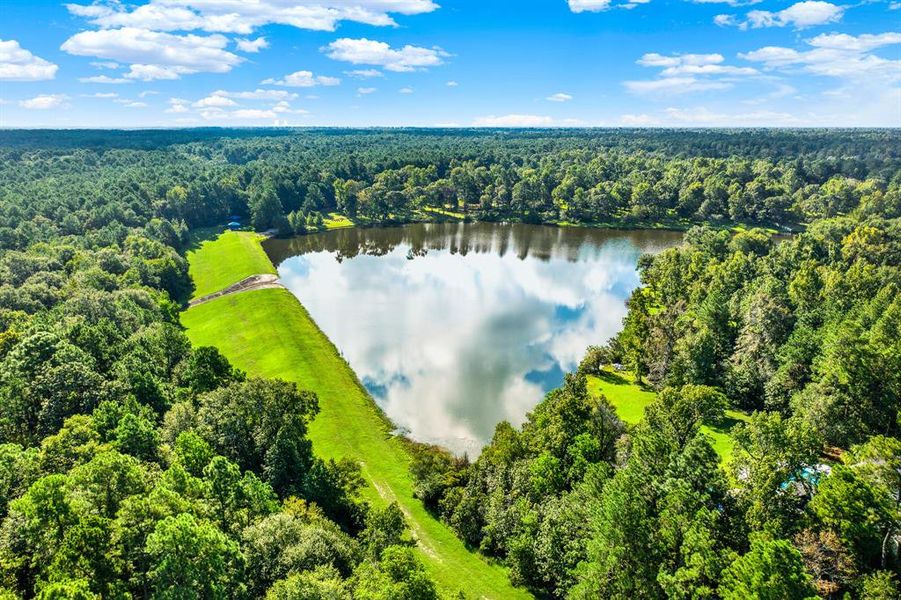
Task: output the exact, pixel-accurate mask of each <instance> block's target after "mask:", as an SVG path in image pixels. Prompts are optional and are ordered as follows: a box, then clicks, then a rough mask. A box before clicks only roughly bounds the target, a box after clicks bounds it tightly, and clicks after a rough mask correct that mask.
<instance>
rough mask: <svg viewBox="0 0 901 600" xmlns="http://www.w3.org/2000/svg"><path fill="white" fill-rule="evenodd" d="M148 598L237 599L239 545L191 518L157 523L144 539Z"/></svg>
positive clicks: (240, 568) (185, 516)
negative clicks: (145, 540)
mask: <svg viewBox="0 0 901 600" xmlns="http://www.w3.org/2000/svg"><path fill="white" fill-rule="evenodd" d="M146 551H147V554H148V556H149V557H150V570H149V571H148V584H149V589H150V597H151V598H161V599H167V600H168V599H173V600H182V599H184V600H188V599H193V598H210V599H219V598H223V599H224V598H239V597H241V595H242V589H243V585H242V583H241V581H242V575H243V559H242V557H241V552H240V548H239V547H238V544H237V543H236V542H234V541H232V540H230V539H228V537H226V536H225V535H224V534H223V533H222V532H221V531H219V530H217V529H216V528H215V527H213V526H212V525H210V524H209V523H205V522H203V521H198V520H197V519H196V518H194V517H193V516H192V515H190V514H181V515H178V516H175V517H168V518H166V519H163V520H162V521H160V522H159V523H158V524H157V526H156V528H155V529H154V531H153V533H151V534H150V535H149V536H148V537H147V545H146Z"/></svg>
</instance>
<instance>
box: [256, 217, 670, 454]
mask: <svg viewBox="0 0 901 600" xmlns="http://www.w3.org/2000/svg"><path fill="white" fill-rule="evenodd" d="M586 231H588V233H589V235H586ZM680 237H681V236H679V234H674V233H671V232H640V233H639V232H602V231H598V230H575V229H565V228H548V227H535V226H525V225H488V224H474V225H462V224H459V225H458V224H451V225H417V226H411V227H405V228H394V229H382V230H378V229H371V230H351V231H346V232H330V233H327V234H319V235H312V236H304V237H302V238H296V239H295V240H291V241H289V242H284V241H274V242H272V243H270V244H268V245H267V250H268V251H269V252H270V254H271V255H273V258H274V259H276V260H279V259H283V258H285V257H287V256H290V255H292V254H298V255H297V256H293V257H291V258H287V259H285V260H284V262H282V263H281V264H280V265H279V269H278V270H279V274H280V276H281V278H282V281H283V282H284V283H285V285H286V286H287V287H288V289H290V290H291V291H292V292H293V293H294V294H295V295H296V296H297V297H298V298H299V300H300V301H301V302H302V303H303V304H304V306H306V307H307V309H308V310H309V312H310V314H311V315H312V316H313V318H314V319H315V320H316V322H317V323H318V324H319V326H320V327H321V328H322V330H323V331H324V332H325V333H326V334H327V335H328V336H329V338H331V340H332V341H333V342H334V343H335V345H336V346H337V347H338V348H339V349H340V350H341V352H342V354H343V355H344V357H345V358H346V359H347V360H348V362H349V363H350V365H351V367H353V369H354V371H355V372H356V373H357V375H358V376H359V377H360V379H361V381H363V383H364V385H366V387H367V388H368V389H369V390H370V392H371V393H372V394H373V396H374V397H375V399H376V401H377V402H378V403H379V405H380V406H381V407H382V409H383V410H384V411H385V412H386V413H387V415H388V416H389V418H390V419H391V420H392V421H393V422H394V423H396V424H397V425H398V426H400V427H402V428H404V429H406V430H408V431H409V432H410V433H411V435H412V437H413V438H415V439H417V440H420V441H424V442H430V443H437V444H441V445H443V446H446V447H448V448H450V449H451V450H453V451H455V452H458V453H462V452H468V453H470V455H474V454H477V453H478V451H479V450H480V449H481V447H482V446H483V445H484V444H485V443H486V442H487V441H488V440H490V438H491V435H492V433H493V432H494V428H495V425H496V424H497V423H498V422H499V421H502V420H508V421H510V422H512V423H514V424H517V425H518V424H520V423H522V421H523V420H524V418H525V415H526V413H527V412H528V411H529V410H530V409H531V408H532V407H534V406H535V404H537V403H538V401H539V400H540V399H541V398H542V396H543V395H544V393H545V392H547V391H548V390H549V389H551V388H553V387H556V386H557V385H559V384H560V382H561V381H562V377H563V373H565V372H568V371H571V370H573V369H574V368H575V367H576V365H577V364H578V361H579V359H580V358H581V356H582V355H583V353H584V351H585V348H586V347H587V346H588V345H589V344H596V343H601V342H603V341H604V340H606V339H607V338H609V337H610V336H612V335H613V334H615V333H616V331H617V330H618V329H619V328H620V326H621V321H622V318H623V316H624V315H625V312H626V308H625V304H624V302H625V300H626V298H627V297H628V295H629V293H631V290H632V289H634V288H635V287H636V286H637V285H638V283H639V281H638V274H637V272H636V268H635V267H636V263H637V260H638V257H639V255H640V254H641V253H642V252H656V251H659V250H662V249H663V248H666V247H669V246H672V245H674V244H677V243H678V242H679V240H680Z"/></svg>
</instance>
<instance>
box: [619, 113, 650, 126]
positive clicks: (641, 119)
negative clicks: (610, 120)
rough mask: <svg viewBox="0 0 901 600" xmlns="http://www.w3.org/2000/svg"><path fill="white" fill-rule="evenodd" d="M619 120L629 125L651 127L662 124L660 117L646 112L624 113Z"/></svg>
mask: <svg viewBox="0 0 901 600" xmlns="http://www.w3.org/2000/svg"><path fill="white" fill-rule="evenodd" d="M619 121H620V123H622V124H623V125H627V126H629V127H651V126H654V125H660V119H658V118H657V117H652V116H651V115H646V114H640V115H631V114H627V115H622V116H620V118H619Z"/></svg>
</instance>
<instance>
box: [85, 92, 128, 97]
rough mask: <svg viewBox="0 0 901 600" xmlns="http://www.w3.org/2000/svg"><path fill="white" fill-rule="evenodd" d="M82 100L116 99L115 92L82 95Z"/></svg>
mask: <svg viewBox="0 0 901 600" xmlns="http://www.w3.org/2000/svg"><path fill="white" fill-rule="evenodd" d="M82 97H83V98H118V97H119V94H117V93H116V92H97V93H96V94H82Z"/></svg>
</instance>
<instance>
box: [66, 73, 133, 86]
mask: <svg viewBox="0 0 901 600" xmlns="http://www.w3.org/2000/svg"><path fill="white" fill-rule="evenodd" d="M78 81H80V82H81V83H106V84H110V85H121V84H123V83H134V82H133V81H132V80H131V79H124V78H122V77H109V76H108V75H94V76H92V77H79V78H78Z"/></svg>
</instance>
